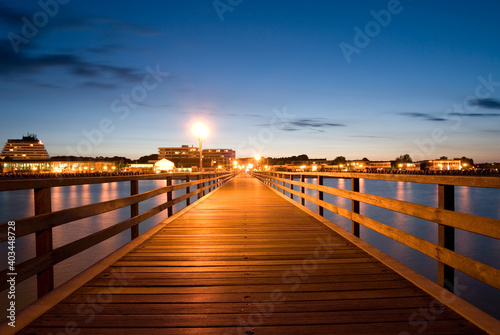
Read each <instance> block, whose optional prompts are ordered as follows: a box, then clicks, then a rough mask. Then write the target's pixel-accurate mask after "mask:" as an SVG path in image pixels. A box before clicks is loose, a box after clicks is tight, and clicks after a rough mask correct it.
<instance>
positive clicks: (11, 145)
mask: <svg viewBox="0 0 500 335" xmlns="http://www.w3.org/2000/svg"><path fill="white" fill-rule="evenodd" d="M0 157H1V158H2V159H5V160H10V161H20V160H22V161H33V160H36V161H41V160H49V159H50V156H49V154H48V152H47V150H46V149H45V146H44V145H43V142H42V141H40V140H39V139H38V138H37V137H36V135H35V134H28V135H27V136H23V138H22V139H20V140H7V143H5V146H4V148H3V150H2V154H1V155H0Z"/></svg>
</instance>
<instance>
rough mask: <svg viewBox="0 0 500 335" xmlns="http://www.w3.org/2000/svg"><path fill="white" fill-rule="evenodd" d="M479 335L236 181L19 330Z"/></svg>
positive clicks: (304, 217)
mask: <svg viewBox="0 0 500 335" xmlns="http://www.w3.org/2000/svg"><path fill="white" fill-rule="evenodd" d="M48 333H52V334H54V335H55V334H94V335H97V334H227V335H229V334H422V333H423V334H475V333H483V332H482V331H481V330H480V329H478V328H476V326H474V325H473V324H471V323H470V322H468V321H466V320H465V319H464V318H462V317H460V316H459V315H458V314H456V313H455V312H453V311H451V310H449V309H448V308H445V307H444V306H442V305H441V304H440V303H438V302H437V301H436V300H435V299H434V298H432V297H431V296H429V295H427V294H426V293H424V292H423V291H422V290H421V289H419V288H417V287H416V286H414V285H413V284H412V283H410V282H409V281H407V280H405V279H404V278H403V277H401V276H400V275H399V274H397V273H396V272H394V271H393V270H391V269H390V268H388V267H387V266H385V265H384V264H382V263H381V262H379V261H378V260H376V259H375V258H373V257H372V256H370V255H369V254H368V253H366V252H365V251H363V250H361V249H359V248H358V247H356V246H355V245H354V244H352V243H351V242H349V241H348V240H346V239H344V238H343V237H341V236H340V235H338V234H337V233H335V232H334V231H332V230H331V229H330V228H328V227H327V226H325V225H324V224H323V223H321V222H320V221H318V220H317V219H316V218H314V217H312V216H310V215H308V214H307V213H305V212H304V211H302V210H301V209H299V208H297V207H295V206H294V205H292V204H290V203H289V202H288V201H286V200H285V199H283V198H282V197H280V196H279V195H277V194H276V193H275V192H273V191H272V190H270V189H269V188H267V187H266V186H264V185H262V184H261V183H260V182H259V181H257V180H256V179H253V178H251V177H249V176H247V175H240V176H238V177H236V178H235V179H233V180H232V181H230V182H229V183H227V184H226V185H225V186H224V187H222V188H221V189H220V190H218V191H216V192H215V193H214V194H213V195H210V196H209V197H208V198H207V199H205V200H203V201H201V202H200V203H198V204H195V205H194V206H193V207H192V208H191V209H190V210H188V211H186V212H185V213H184V214H183V215H180V216H178V217H177V218H176V219H175V220H172V221H171V222H169V223H168V224H166V225H165V226H164V228H162V229H161V230H160V231H159V232H158V233H156V234H155V235H153V236H152V237H151V238H149V239H148V240H146V241H145V242H144V243H142V244H141V245H139V246H138V247H136V248H135V249H133V250H132V251H131V252H129V253H128V254H126V255H125V256H124V257H122V258H121V259H119V260H118V261H117V262H115V263H114V264H112V265H111V266H110V267H108V268H107V269H106V270H105V271H103V272H101V273H100V274H99V275H97V276H96V277H95V278H93V279H92V280H90V281H89V282H88V283H86V284H85V285H84V286H83V287H81V288H79V289H77V290H76V291H75V292H74V293H73V294H71V295H70V296H68V297H67V298H65V299H64V300H63V301H62V302H61V303H59V304H57V305H56V306H55V307H53V308H52V309H50V310H49V311H48V312H47V313H45V314H43V315H42V316H40V317H39V318H38V319H36V320H35V321H33V322H32V323H31V324H30V325H29V326H27V327H26V328H24V329H23V330H22V331H20V334H48Z"/></svg>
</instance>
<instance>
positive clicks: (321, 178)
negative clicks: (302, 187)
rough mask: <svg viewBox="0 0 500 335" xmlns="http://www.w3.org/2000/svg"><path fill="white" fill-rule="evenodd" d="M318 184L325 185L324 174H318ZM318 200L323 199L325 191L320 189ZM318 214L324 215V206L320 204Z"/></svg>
mask: <svg viewBox="0 0 500 335" xmlns="http://www.w3.org/2000/svg"><path fill="white" fill-rule="evenodd" d="M318 186H323V176H318ZM318 200H323V192H322V191H320V190H318ZM318 214H319V215H321V216H323V206H321V205H318Z"/></svg>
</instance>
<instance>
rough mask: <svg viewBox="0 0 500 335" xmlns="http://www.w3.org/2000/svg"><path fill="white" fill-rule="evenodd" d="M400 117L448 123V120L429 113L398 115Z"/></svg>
mask: <svg viewBox="0 0 500 335" xmlns="http://www.w3.org/2000/svg"><path fill="white" fill-rule="evenodd" d="M398 114H399V115H404V116H409V117H412V118H418V119H424V120H427V121H436V122H442V121H448V119H446V118H444V117H437V116H434V115H432V114H429V113H398Z"/></svg>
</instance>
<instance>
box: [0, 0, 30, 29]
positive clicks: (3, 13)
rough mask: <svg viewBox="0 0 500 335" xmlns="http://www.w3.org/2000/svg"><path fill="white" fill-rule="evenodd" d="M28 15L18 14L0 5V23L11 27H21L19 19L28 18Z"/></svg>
mask: <svg viewBox="0 0 500 335" xmlns="http://www.w3.org/2000/svg"><path fill="white" fill-rule="evenodd" d="M28 15H29V13H23V12H19V11H17V10H14V9H12V8H9V7H4V6H2V4H0V22H3V23H6V24H8V25H12V26H21V25H22V21H21V18H22V17H23V16H28Z"/></svg>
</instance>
